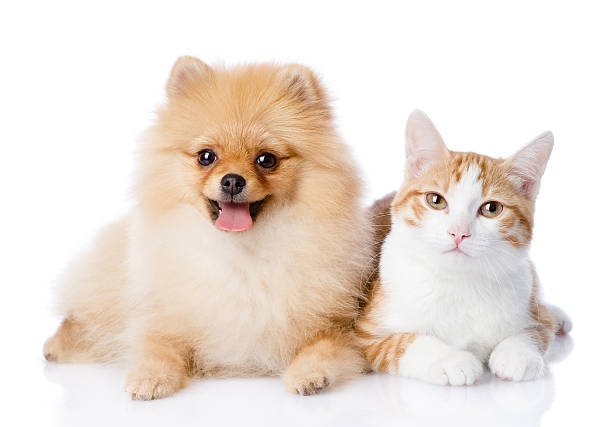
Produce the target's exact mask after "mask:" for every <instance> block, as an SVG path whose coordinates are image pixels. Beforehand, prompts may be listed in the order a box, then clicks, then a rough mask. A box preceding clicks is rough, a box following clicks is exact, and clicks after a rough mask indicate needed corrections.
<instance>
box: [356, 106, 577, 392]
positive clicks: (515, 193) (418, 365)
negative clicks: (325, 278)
mask: <svg viewBox="0 0 612 427" xmlns="http://www.w3.org/2000/svg"><path fill="white" fill-rule="evenodd" d="M552 147H553V137H552V134H550V133H545V134H543V135H541V136H539V137H538V138H536V139H535V140H534V141H533V142H531V143H530V144H528V145H526V146H525V147H524V148H523V149H521V150H520V151H519V152H518V153H516V154H515V155H514V156H512V157H510V158H509V159H505V160H504V159H493V158H490V157H487V156H484V155H479V154H475V153H459V152H452V151H449V150H448V149H447V148H446V146H445V145H444V142H443V141H442V138H441V137H440V135H439V133H438V132H437V130H436V129H435V127H434V126H433V124H432V123H431V121H430V120H429V118H428V117H427V116H425V115H424V114H423V113H422V112H419V111H415V112H414V113H413V114H412V115H411V117H410V118H409V120H408V123H407V128H406V156H407V157H406V169H405V182H404V184H403V186H402V187H401V189H400V190H399V191H398V192H397V194H395V195H391V196H388V197H387V198H386V199H384V200H382V201H379V202H378V203H377V204H376V205H375V206H374V210H373V218H374V223H375V225H376V227H377V231H378V238H379V239H380V238H384V234H385V231H388V230H389V229H390V232H389V234H388V235H387V236H386V239H385V241H384V244H383V246H382V253H381V255H380V269H379V277H378V278H377V279H376V280H375V281H374V287H373V290H372V294H371V296H370V301H369V303H368V305H367V306H366V308H365V311H364V315H363V316H362V317H361V319H360V321H359V323H358V329H357V334H358V336H359V337H360V340H361V343H362V345H363V347H364V349H365V352H366V356H367V359H368V361H369V363H370V365H371V368H372V369H374V370H376V371H384V372H396V373H399V374H401V375H405V376H408V377H413V378H418V379H422V380H425V381H428V382H431V383H436V384H451V385H465V384H472V383H474V382H475V381H476V380H477V379H478V377H479V376H480V375H481V374H482V373H483V367H484V363H488V366H489V367H490V369H491V371H492V372H493V373H494V374H495V375H496V376H498V377H501V378H504V379H512V380H517V381H520V380H530V379H533V378H536V377H538V376H539V375H541V374H542V372H543V371H544V367H545V363H544V359H543V354H544V353H545V352H546V350H547V348H548V347H549V344H550V342H551V340H552V339H553V338H554V335H555V332H557V333H565V332H567V331H569V329H571V323H570V320H569V318H568V317H567V316H566V315H565V313H563V312H562V311H561V310H560V309H558V308H557V307H552V306H546V305H544V304H543V303H542V302H541V299H540V296H539V288H540V284H539V282H538V278H537V275H536V272H535V269H534V267H533V265H532V263H531V261H530V259H529V244H530V241H531V236H532V228H533V216H534V203H535V198H536V194H537V192H538V188H539V184H540V178H541V176H542V174H543V173H544V169H545V167H546V163H547V161H548V158H549V156H550V153H551V150H552ZM428 193H437V194H440V195H442V196H443V197H444V199H445V200H446V203H447V206H446V207H445V208H444V209H434V208H433V207H432V206H431V205H429V203H428V202H427V194H428ZM492 200H493V201H498V202H501V203H502V204H503V209H502V210H501V213H500V214H499V215H498V216H496V217H485V216H484V215H482V214H480V212H481V211H480V210H479V209H480V207H481V206H483V204H485V203H486V202H488V201H492ZM389 215H390V217H391V221H389ZM456 236H463V237H460V238H459V240H456ZM457 248H458V249H457Z"/></svg>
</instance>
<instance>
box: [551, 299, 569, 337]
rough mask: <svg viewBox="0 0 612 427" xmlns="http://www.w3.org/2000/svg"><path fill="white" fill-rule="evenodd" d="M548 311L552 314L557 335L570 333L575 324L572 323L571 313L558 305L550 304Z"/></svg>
mask: <svg viewBox="0 0 612 427" xmlns="http://www.w3.org/2000/svg"><path fill="white" fill-rule="evenodd" d="M548 311H549V312H550V314H551V315H552V317H553V319H554V322H555V334H557V335H567V334H569V333H570V331H571V330H572V328H573V327H574V324H573V323H572V319H571V318H570V317H569V315H568V314H567V313H566V312H565V311H563V310H562V309H560V308H559V307H557V306H556V305H549V306H548Z"/></svg>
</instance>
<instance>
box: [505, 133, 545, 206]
mask: <svg viewBox="0 0 612 427" xmlns="http://www.w3.org/2000/svg"><path fill="white" fill-rule="evenodd" d="M553 145H554V138H553V134H552V132H544V133H543V134H541V135H540V136H538V137H537V138H535V139H534V140H533V141H531V142H530V143H529V144H527V145H525V146H524V147H523V148H521V149H520V150H519V151H518V152H517V153H516V154H514V155H513V156H512V157H510V158H508V159H506V161H505V162H504V164H505V165H506V166H507V167H508V168H509V173H510V174H511V175H512V176H513V177H514V178H515V179H516V181H517V187H518V188H519V190H520V191H521V192H522V193H524V194H525V195H526V196H527V197H529V198H530V199H534V198H535V196H536V195H537V194H538V190H539V188H540V180H541V179H542V175H544V170H546V164H547V163H548V158H549V157H550V153H551V152H552V149H553Z"/></svg>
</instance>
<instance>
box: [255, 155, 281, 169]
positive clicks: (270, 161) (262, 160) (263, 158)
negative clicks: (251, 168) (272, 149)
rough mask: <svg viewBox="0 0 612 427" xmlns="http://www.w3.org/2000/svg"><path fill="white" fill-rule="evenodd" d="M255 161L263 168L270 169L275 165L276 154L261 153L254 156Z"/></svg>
mask: <svg viewBox="0 0 612 427" xmlns="http://www.w3.org/2000/svg"><path fill="white" fill-rule="evenodd" d="M255 163H257V164H258V165H259V166H261V167H262V168H264V169H272V168H273V167H274V166H276V163H277V160H276V156H275V155H274V154H272V153H261V154H260V155H259V156H257V157H256V158H255Z"/></svg>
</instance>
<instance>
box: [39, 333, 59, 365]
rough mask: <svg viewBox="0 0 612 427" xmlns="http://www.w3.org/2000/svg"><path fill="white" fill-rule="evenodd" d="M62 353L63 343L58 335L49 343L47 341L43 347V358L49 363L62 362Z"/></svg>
mask: <svg viewBox="0 0 612 427" xmlns="http://www.w3.org/2000/svg"><path fill="white" fill-rule="evenodd" d="M61 352H62V347H61V342H60V340H59V338H58V337H57V335H53V336H52V337H50V338H49V339H48V340H47V341H45V345H44V346H43V356H44V357H45V359H46V360H47V362H61V361H62V360H61V357H60V355H61Z"/></svg>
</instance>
